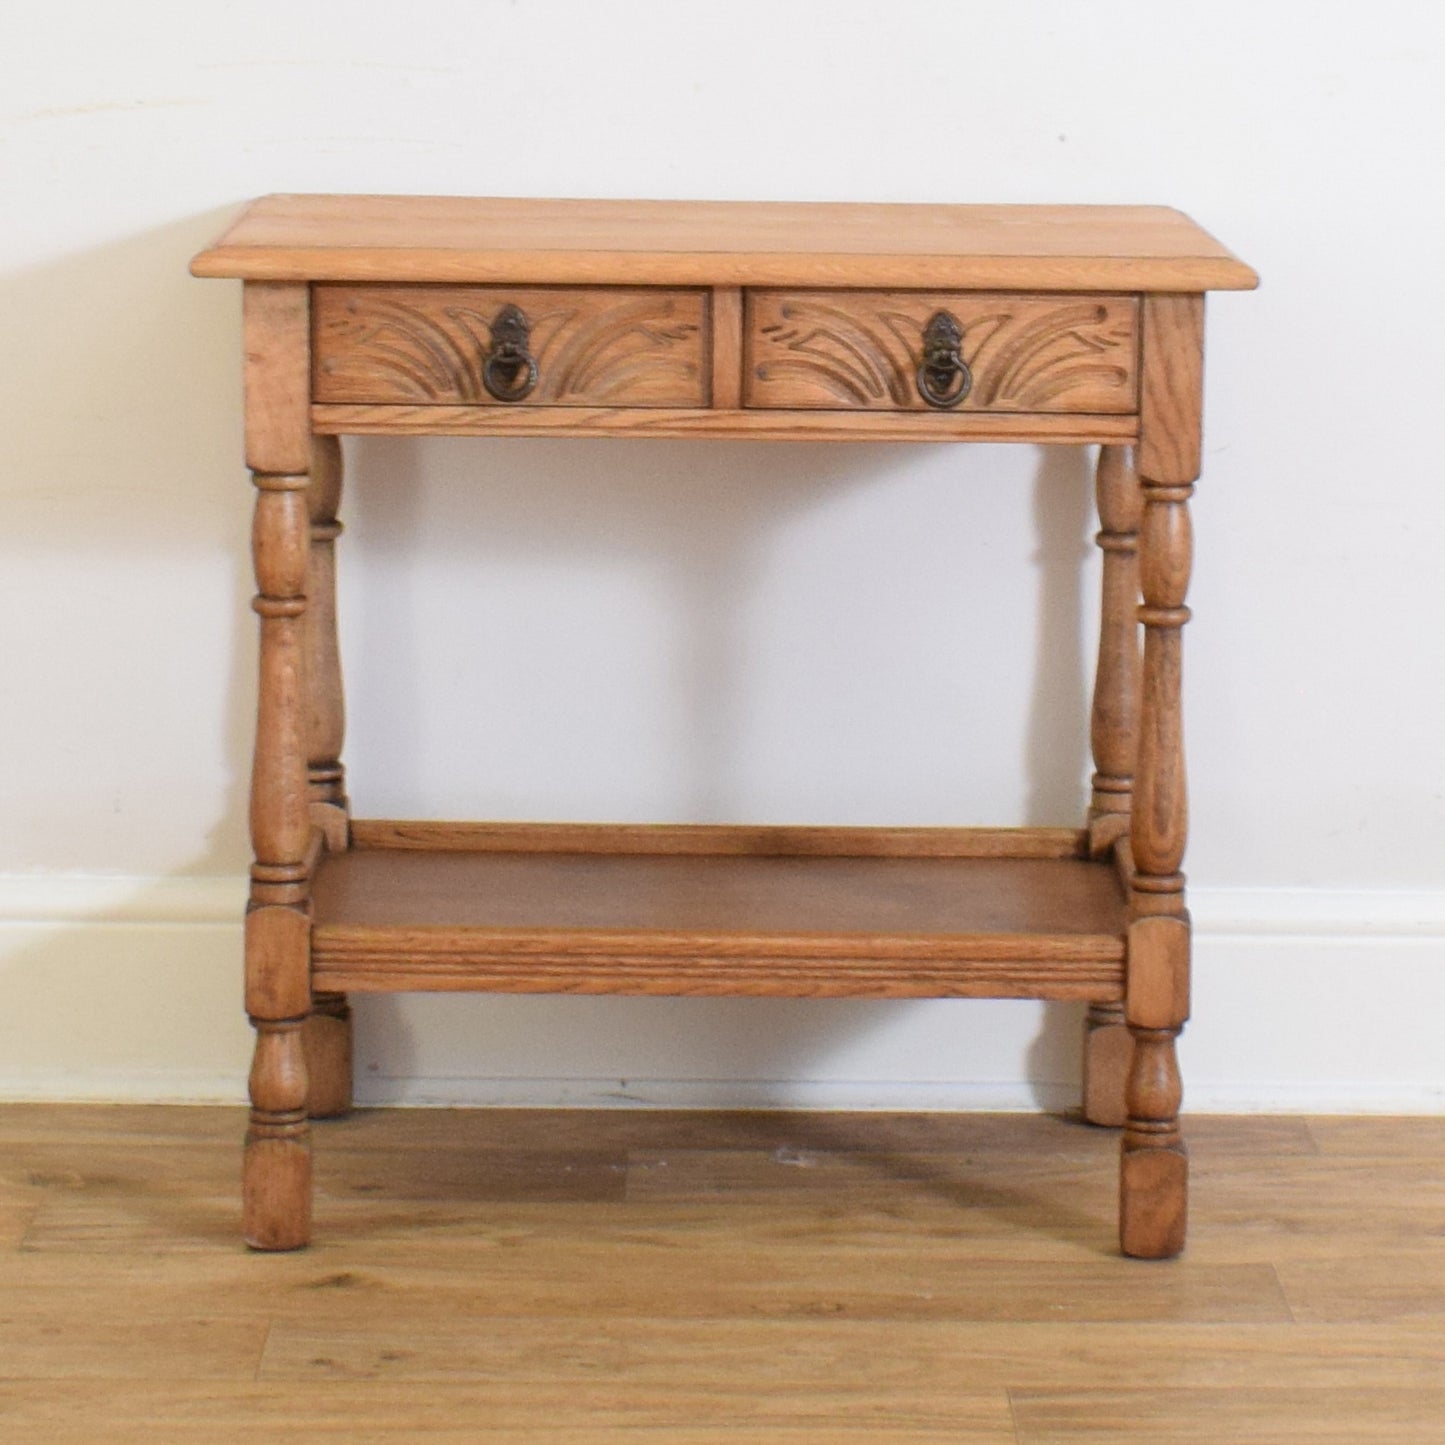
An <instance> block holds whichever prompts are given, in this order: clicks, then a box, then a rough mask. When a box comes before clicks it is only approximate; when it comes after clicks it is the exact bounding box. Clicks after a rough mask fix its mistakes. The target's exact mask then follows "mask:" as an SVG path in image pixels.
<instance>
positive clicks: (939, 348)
mask: <svg viewBox="0 0 1445 1445" xmlns="http://www.w3.org/2000/svg"><path fill="white" fill-rule="evenodd" d="M972 390H973V373H972V372H971V371H970V370H969V369H968V363H967V362H966V361H965V360H964V359H963V328H962V327H961V326H959V324H958V322H957V321H955V320H954V318H953V317H952V316H950V315H949V314H948V312H947V311H935V312H934V313H933V315H932V317H931V318H930V319H929V322H928V325H927V326H925V327H924V328H923V360H922V361H921V362H920V363H919V365H918V394H919V396H921V397H922V398H923V399H924V401H926V402H927V403H928V404H929V406H936V407H950V406H957V405H958V404H959V402H961V401H962V400H963V399H964V397H966V396H967V395H968V394H969V392H970V391H972Z"/></svg>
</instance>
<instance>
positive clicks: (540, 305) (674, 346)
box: [312, 286, 711, 407]
mask: <svg viewBox="0 0 1445 1445" xmlns="http://www.w3.org/2000/svg"><path fill="white" fill-rule="evenodd" d="M312 294H313V309H314V331H313V345H314V352H315V362H314V376H313V394H314V396H315V399H316V400H317V401H318V402H322V403H336V402H339V403H355V402H372V403H382V404H398V405H404V404H407V403H421V404H425V405H442V406H450V405H456V406H462V405H466V406H478V407H513V406H522V407H535V406H577V407H586V406H642V407H674V406H677V407H702V406H706V405H707V404H708V370H709V356H710V351H711V340H710V338H709V335H708V296H707V292H705V291H700V290H693V291H676V290H668V289H666V288H663V287H657V286H647V287H634V288H630V289H629V288H620V287H602V286H598V287H590V288H586V289H579V290H567V289H565V288H546V287H534V286H511V287H483V286H317V287H315V288H314V289H313V293H312ZM506 306H516V307H518V308H520V310H521V311H522V312H523V314H524V315H525V316H526V318H527V322H528V328H529V337H528V351H529V353H530V354H531V355H532V356H534V357H535V358H536V361H537V384H536V387H535V388H534V390H533V391H532V392H531V393H530V395H528V396H527V397H525V398H524V399H523V400H522V401H521V402H501V401H498V400H496V399H495V398H494V397H493V396H492V395H491V394H490V393H489V392H488V391H487V388H486V386H485V384H484V383H483V378H482V371H483V365H484V363H485V361H486V358H487V355H488V354H489V352H490V351H491V348H492V329H491V328H492V322H493V321H494V320H495V318H496V316H497V314H498V313H499V312H500V311H501V310H502V309H503V307H506Z"/></svg>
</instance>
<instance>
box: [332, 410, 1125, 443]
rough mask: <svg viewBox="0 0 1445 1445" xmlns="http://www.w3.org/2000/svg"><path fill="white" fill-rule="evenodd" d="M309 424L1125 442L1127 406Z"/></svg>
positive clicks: (552, 414)
mask: <svg viewBox="0 0 1445 1445" xmlns="http://www.w3.org/2000/svg"><path fill="white" fill-rule="evenodd" d="M311 426H312V429H313V430H314V431H316V432H320V433H322V434H331V433H335V434H342V435H350V436H512V437H526V436H534V437H541V436H572V437H609V436H628V437H661V438H665V439H670V440H674V441H685V440H688V439H691V438H700V439H708V438H711V439H717V440H738V439H747V440H749V441H782V442H810V441H811V442H817V441H845V442H846V441H859V442H969V441H973V442H1024V441H1029V442H1045V443H1054V444H1058V445H1078V446H1083V445H1087V444H1088V443H1090V442H1127V441H1133V440H1134V438H1135V437H1137V436H1138V434H1139V423H1138V419H1137V418H1136V417H1134V416H1108V415H1088V414H1084V413H1074V414H1070V413H1061V414H1057V415H1048V414H1045V415H1037V414H1032V413H1031V414H1028V415H1019V414H1015V413H1010V412H969V411H929V412H921V411H910V412H886V411H809V410H796V411H795V410H791V409H788V408H782V407H780V408H768V409H766V410H752V411H748V410H742V411H714V410H712V409H711V408H708V409H706V410H699V411H694V410H692V409H691V408H688V407H581V406H579V407H565V408H562V407H556V408H551V407H526V406H521V407H500V406H389V405H384V404H376V405H361V406H357V405H345V404H332V403H321V404H318V405H316V406H313V407H312V408H311Z"/></svg>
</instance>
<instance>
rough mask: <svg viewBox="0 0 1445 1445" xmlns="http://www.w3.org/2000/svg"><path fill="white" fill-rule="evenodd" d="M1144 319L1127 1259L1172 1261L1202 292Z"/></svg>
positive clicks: (1179, 1201)
mask: <svg viewBox="0 0 1445 1445" xmlns="http://www.w3.org/2000/svg"><path fill="white" fill-rule="evenodd" d="M1143 323H1144V324H1143V337H1142V341H1143V351H1144V356H1143V362H1144V372H1143V390H1142V398H1141V416H1140V447H1139V472H1140V477H1141V481H1142V484H1143V495H1144V515H1143V520H1142V523H1141V526H1140V533H1139V577H1140V589H1141V592H1142V594H1143V605H1142V607H1141V608H1140V609H1139V620H1140V621H1141V622H1142V623H1143V624H1144V665H1143V679H1142V688H1141V694H1140V715H1139V746H1138V758H1137V762H1136V773H1135V784H1134V806H1133V811H1132V814H1131V820H1130V847H1131V849H1132V852H1133V858H1134V876H1133V885H1132V897H1131V900H1130V901H1131V905H1132V914H1133V922H1132V923H1131V925H1130V928H1129V938H1128V949H1127V964H1126V968H1127V984H1126V998H1125V1014H1126V1018H1127V1021H1128V1026H1129V1032H1130V1034H1131V1036H1132V1038H1133V1057H1132V1061H1131V1064H1130V1068H1129V1075H1128V1081H1127V1084H1126V1089H1125V1105H1126V1113H1127V1119H1126V1121H1125V1125H1124V1137H1123V1145H1122V1158H1121V1166H1120V1191H1119V1204H1120V1208H1119V1238H1120V1244H1121V1246H1122V1248H1123V1251H1124V1253H1125V1254H1130V1255H1136V1256H1138V1257H1141V1258H1146V1259H1161V1258H1167V1257H1169V1256H1171V1255H1175V1254H1178V1253H1179V1251H1180V1250H1181V1249H1182V1248H1183V1247H1184V1235H1185V1227H1186V1220H1187V1213H1188V1204H1187V1200H1188V1185H1189V1161H1188V1156H1187V1154H1186V1152H1185V1148H1184V1140H1183V1136H1182V1134H1181V1132H1180V1128H1179V1105H1180V1101H1181V1098H1182V1093H1183V1089H1182V1085H1181V1082H1180V1077H1179V1063H1178V1059H1177V1057H1176V1054H1175V1046H1174V1041H1175V1039H1176V1038H1177V1037H1178V1035H1179V1031H1180V1029H1181V1028H1182V1027H1183V1026H1184V1021H1185V1020H1186V1019H1187V1018H1188V1016H1189V954H1190V931H1189V914H1188V911H1187V909H1186V907H1185V901H1184V874H1183V873H1182V872H1181V871H1180V869H1181V866H1182V864H1183V861H1184V845H1185V839H1186V836H1187V833H1188V824H1189V813H1188V801H1187V793H1186V788H1185V776H1184V733H1183V719H1182V713H1181V676H1182V655H1183V652H1182V643H1183V637H1182V628H1183V626H1184V624H1185V623H1186V622H1187V621H1188V620H1189V609H1188V608H1187V607H1186V606H1185V605H1184V599H1185V595H1186V593H1187V591H1188V587H1189V573H1190V568H1191V565H1192V558H1193V539H1192V534H1191V531H1190V522H1189V505H1188V504H1189V498H1190V495H1191V494H1192V492H1193V490H1194V485H1193V484H1194V479H1195V478H1196V477H1197V476H1198V475H1199V420H1200V397H1201V385H1200V384H1201V378H1202V372H1203V336H1204V302H1203V298H1202V297H1199V296H1149V297H1146V298H1145V301H1144V315H1143Z"/></svg>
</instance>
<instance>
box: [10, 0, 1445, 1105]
mask: <svg viewBox="0 0 1445 1445" xmlns="http://www.w3.org/2000/svg"><path fill="white" fill-rule="evenodd" d="M1442 60H1445V10H1442V8H1441V7H1439V6H1437V5H1435V4H1433V3H1431V0H1411V3H1407V0H1384V3H1378V4H1375V5H1373V6H1370V7H1368V8H1367V9H1364V8H1361V7H1359V6H1357V5H1354V4H1346V3H1340V0H1308V3H1307V0H1274V3H1271V4H1268V5H1261V4H1259V3H1258V0H1253V3H1248V4H1246V3H1240V0H1224V3H1219V4H1216V5H1213V6H1210V7H1208V9H1207V11H1204V12H1202V11H1200V10H1199V9H1198V8H1197V7H1177V6H1161V5H1157V4H1152V3H1146V0H1094V3H1090V4H1087V5H1081V4H1068V3H1063V0H1019V3H1015V4H1012V5H1008V6H990V7H983V6H976V5H963V4H953V3H944V0H928V3H924V0H896V3H894V4H892V5H890V6H888V7H886V8H880V7H877V6H876V5H872V4H867V5H865V4H862V3H857V0H829V3H826V4H824V3H813V0H803V3H793V4H787V5H779V4H776V3H769V4H761V3H754V0H734V3H732V4H730V5H728V6H727V7H715V6H701V5H687V4H678V3H675V0H674V3H671V4H668V3H660V0H659V3H650V0H619V3H615V4H610V5H598V4H595V3H585V4H584V3H575V0H568V3H562V0H558V3H553V4H550V5H543V4H537V3H531V4H529V3H525V0H522V3H506V4H503V3H496V0H468V3H465V4H464V3H460V0H436V3H434V4H432V5H430V6H428V7H425V8H424V9H418V8H416V7H403V8H401V9H396V8H395V7H375V9H374V11H372V10H367V9H366V8H364V7H356V6H352V5H342V4H340V3H336V0H321V3H312V4H300V5H297V4H291V5H279V4H258V5H250V6H238V7H231V9H230V10H224V9H221V8H219V7H200V8H197V7H195V6H194V5H185V6H182V5H180V4H177V3H169V0H143V3H140V4H138V5H132V6H126V7H115V6H110V5H104V4H101V3H98V0H96V3H89V4H85V3H77V0H51V3H48V4H46V5H44V6H40V5H35V4H31V3H22V0H4V3H3V4H0V197H3V205H4V221H3V224H0V315H3V317H4V328H3V333H0V334H3V338H4V342H5V345H4V347H3V357H0V367H3V373H0V657H3V658H4V685H3V688H0V693H3V696H0V760H3V762H0V818H3V819H4V820H5V825H4V827H3V828H0V875H3V876H0V988H3V995H0V996H3V998H4V1005H3V1008H0V1093H3V1094H7V1095H12V1096H13V1095H31V1096H37V1095H38V1096H51V1095H54V1096H61V1095H65V1096H85V1097H112V1096H115V1097H238V1096H239V1092H240V1087H241V1080H242V1078H243V1075H244V1070H245V1065H246V1058H247V1050H248V1040H247V1031H246V1029H245V1026H244V1021H243V1020H242V1018H241V1016H240V988H239V929H238V928H237V927H236V925H235V922H234V919H235V913H236V908H237V905H238V900H239V899H240V897H241V896H242V884H241V877H242V874H243V873H244V869H245V865H246V861H247V849H246V842H245V795H244V790H245V777H246V771H247V766H248V745H249V743H248V733H249V728H250V710H251V707H252V700H253V672H254V663H255V653H254V641H253V628H252V618H251V616H250V613H249V611H248V608H247V602H248V599H249V594H250V590H251V585H250V579H249V564H248V561H247V557H246V545H247V534H248V527H249V507H250V495H249V490H250V489H249V487H248V486H247V483H246V478H245V475H244V473H243V471H242V469H241V466H240V453H241V448H240V433H239V371H238V357H239V327H238V313H239V297H238V288H237V287H236V286H235V285H233V284H230V283H220V282H207V283H202V282H198V281H193V280H191V279H190V278H189V277H188V276H187V275H186V271H185V266H186V261H187V260H188V258H189V256H190V255H191V254H192V253H193V252H194V251H196V250H198V249H200V248H201V247H202V246H203V245H204V244H206V243H207V242H208V241H209V240H210V239H211V238H212V237H213V236H214V234H215V233H217V232H218V231H219V230H220V229H221V228H222V227H223V226H224V224H225V223H226V222H227V221H228V220H229V218H230V217H231V216H232V215H233V214H234V213H235V211H236V210H237V208H238V207H239V205H240V203H241V202H242V201H243V200H244V199H246V198H248V197H250V196H252V195H255V194H259V193H263V192H267V191H285V190H293V191H303V190H324V191H381V192H388V191H390V192H408V191H416V192H444V193H480V194H486V193H491V194H507V195H604V196H675V197H689V196H697V197H727V198H780V199H781V198H792V199H813V198H816V199H858V200H917V201H966V200H994V201H1080V202H1084V201H1100V202H1109V201H1115V202H1135V201H1142V202H1162V203H1169V204H1173V205H1177V206H1180V207H1181V208H1182V209H1185V210H1187V211H1189V212H1190V213H1191V214H1192V215H1194V216H1195V217H1196V219H1198V220H1199V221H1201V222H1202V223H1203V224H1204V225H1205V226H1207V227H1208V228H1210V229H1211V230H1213V231H1215V232H1216V233H1217V234H1218V235H1219V236H1220V237H1221V238H1222V239H1224V240H1225V241H1226V242H1227V243H1228V244H1230V245H1231V246H1232V247H1233V248H1234V249H1236V250H1237V251H1238V252H1239V253H1240V254H1241V255H1242V256H1244V257H1245V258H1246V259H1247V260H1248V261H1250V262H1251V263H1252V264H1253V265H1255V266H1256V267H1257V268H1258V269H1259V271H1260V272H1261V273H1262V275H1263V277H1264V287H1263V289H1262V290H1261V291H1259V292H1258V293H1255V294H1253V295H1238V296H1221V297H1216V298H1214V299H1213V300H1212V301H1211V304H1210V333H1209V365H1208V382H1207V416H1206V425H1207V448H1206V461H1205V475H1204V479H1203V482H1202V484H1201V487H1200V490H1199V494H1198V505H1197V507H1196V512H1195V515H1196V522H1197V532H1198V543H1199V553H1198V567H1197V571H1196V577H1195V585H1194V588H1193V593H1192V597H1191V601H1192V603H1193V605H1194V608H1195V615H1196V621H1195V622H1194V623H1193V624H1192V625H1191V627H1190V629H1189V633H1188V638H1187V656H1188V662H1187V666H1188V678H1187V691H1188V698H1187V706H1188V715H1189V724H1190V728H1189V748H1190V766H1191V778H1192V786H1193V792H1194V799H1195V806H1194V820H1193V833H1192V842H1191V852H1190V860H1189V867H1190V872H1191V877H1192V879H1193V882H1194V884H1195V886H1196V892H1195V912H1196V918H1197V920H1198V923H1199V929H1200V939H1199V950H1198V957H1199V965H1198V981H1197V1006H1196V1023H1195V1025H1194V1026H1193V1027H1192V1029H1191V1032H1190V1034H1189V1036H1188V1038H1187V1041H1186V1044H1185V1048H1184V1055H1183V1056H1184V1064H1185V1069H1186V1080H1187V1083H1188V1085H1189V1088H1190V1102H1191V1103H1192V1104H1193V1105H1194V1106H1195V1107H1257V1106H1272V1107H1292V1106H1295V1105H1298V1106H1301V1107H1331V1108H1375V1107H1411V1108H1413V1107H1421V1108H1433V1107H1439V1105H1440V1102H1441V1100H1442V1098H1445V1069H1442V1066H1441V1065H1440V1063H1439V1057H1440V1054H1439V1049H1438V1042H1437V1039H1436V1032H1437V1030H1434V1029H1432V1027H1431V1020H1432V1019H1433V1020H1435V1021H1437V1022H1438V1020H1439V1019H1440V1018H1441V1017H1445V1010H1442V1007H1441V1005H1442V1003H1445V888H1442V884H1441V879H1442V863H1445V750H1442V746H1441V737H1442V733H1445V728H1442V721H1445V666H1442V665H1441V663H1440V660H1439V654H1440V649H1439V647H1438V646H1436V645H1435V641H1434V638H1433V628H1432V624H1433V621H1434V619H1435V618H1436V616H1437V614H1438V595H1439V575H1440V565H1439V558H1440V557H1441V556H1442V555H1445V503H1442V501H1441V495H1440V491H1439V485H1440V483H1439V464H1438V458H1437V455H1436V453H1437V447H1436V444H1435V436H1434V433H1435V430H1436V429H1435V426H1434V420H1435V417H1436V414H1437V412H1438V410H1439V406H1440V397H1441V395H1442V393H1445V360H1442V355H1445V354H1442V351H1441V348H1440V346H1439V343H1438V335H1437V333H1438V329H1439V326H1438V318H1439V317H1440V315H1441V314H1442V312H1445V294H1442V292H1445V283H1442V279H1441V276H1442V273H1441V268H1440V267H1439V264H1438V258H1439V256H1440V254H1441V248H1442V225H1441V217H1440V202H1439V198H1438V186H1437V185H1436V184H1435V181H1434V177H1435V173H1436V170H1437V168H1438V157H1439V155H1440V153H1441V150H1442V145H1445V109H1442V106H1441V103H1440V100H1439V98H1438V77H1439V75H1440V73H1441V65H1442ZM348 460H349V463H350V469H351V477H350V489H349V496H348V505H347V513H346V520H347V523H348V529H349V530H348V535H347V537H346V539H345V542H344V547H345V553H344V561H343V567H344V571H343V584H342V587H343V604H344V611H345V638H344V646H345V661H346V666H347V669H348V673H349V681H350V688H351V693H350V700H351V742H350V745H349V761H350V764H351V767H352V791H353V796H354V799H355V802H356V804H357V808H358V811H359V812H360V813H361V814H363V815H371V816H376V815H401V816H407V815H411V816H469V815H470V816H490V817H499V818H528V817H530V818H566V817H575V818H596V819H614V820H625V819H651V820H697V821H710V820H718V821H734V820H737V821H797V822H808V821H816V822H840V823H844V822H849V823H851V822H856V823H873V822H878V823H881V822H905V823H949V822H979V823H985V822H988V823H1002V824H1009V823H1019V822H1070V821H1073V820H1074V819H1076V818H1077V817H1078V816H1080V813H1081V810H1082V806H1083V799H1084V780H1085V777H1086V773H1087V769H1088V762H1087V758H1086V756H1085V753H1084V749H1083V746H1082V738H1083V736H1084V733H1083V725H1084V722H1085V719H1086V716H1087V689H1088V673H1089V669H1090V667H1091V658H1092V644H1091V641H1090V633H1091V629H1092V627H1093V623H1094V602H1093V592H1094V589H1095V586H1096V581H1097V576H1096V571H1095V563H1094V560H1093V558H1092V557H1091V556H1090V552H1091V548H1090V545H1089V540H1088V539H1089V536H1090V534H1091V532H1092V528H1093V522H1092V518H1091V515H1090V503H1089V489H1088V480H1087V475H1088V474H1087V467H1088V461H1089V459H1088V458H1087V457H1086V456H1085V455H1084V454H1083V453H1077V452H1068V451H1065V452H1056V453H1049V454H1045V453H1042V452H1039V451H1035V450H1033V449H1029V448H1018V449H1007V448H982V447H981V448H974V449H965V448H907V447H883V446H864V447H850V448H836V449H829V448H826V447H808V446H788V447H769V446H767V445H764V444H753V443H692V444H673V443H663V442H637V443H630V442H629V443H606V444H603V443H585V442H559V441H548V442H536V443H525V442H481V443H472V442H460V441H447V440H429V441H402V440H393V441H372V442H361V443H353V444H349V448H348ZM360 1012H361V1017H360V1033H359V1042H360V1048H361V1058H362V1069H363V1090H364V1092H365V1093H366V1095H367V1096H368V1097H371V1098H374V1099H389V1098H399V1097H408V1098H425V1099H431V1100H447V1099H459V1100H515V1101H540V1102H560V1101H570V1100H578V1099H597V1098H622V1097H625V1098H636V1099H643V1100H651V1101H676V1102H683V1103H709V1102H728V1101H737V1102H746V1103H767V1102H772V1101H778V1100H787V1101H802V1102H810V1103H821V1104H829V1103H837V1104H868V1103H879V1104H886V1103H910V1102H916V1103H924V1104H936V1105H942V1106H968V1105H970V1104H995V1105H996V1104H1004V1105H1007V1104H1015V1103H1017V1104H1025V1103H1029V1102H1032V1101H1035V1100H1043V1101H1045V1102H1052V1103H1063V1102H1067V1100H1068V1099H1069V1098H1070V1097H1071V1096H1072V1094H1073V1092H1074V1091H1075V1089H1076V1083H1075V1074H1076V1068H1077V1045H1076V1034H1077V1022H1078V1015H1077V1011H1076V1010H1071V1009H1067V1008H1055V1009H1043V1008H1040V1007H1036V1006H1032V1005H1022V1004H955V1003H918V1004H913V1003H910V1004H896V1005H880V1004H855V1003H814V1004H798V1003H765V1002H757V1001H741V1002H726V1001H724V1002H708V1003H704V1002H697V1001H690V1002H679V1001H616V1000H602V1001H585V1000H503V1001H485V1000H479V999H462V1000H448V1001H438V1000H430V1001H425V1000H401V999H384V1000H376V1001H369V1002H368V1004H367V1006H365V1007H364V1008H363V1009H362V1010H361V1011H360Z"/></svg>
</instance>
